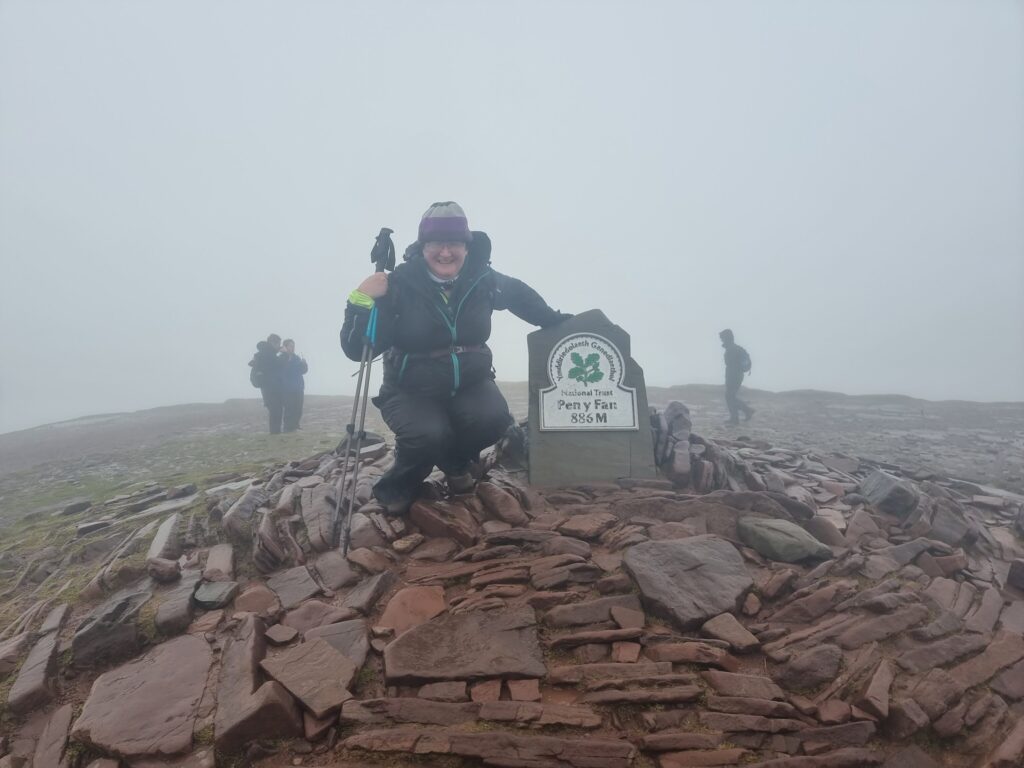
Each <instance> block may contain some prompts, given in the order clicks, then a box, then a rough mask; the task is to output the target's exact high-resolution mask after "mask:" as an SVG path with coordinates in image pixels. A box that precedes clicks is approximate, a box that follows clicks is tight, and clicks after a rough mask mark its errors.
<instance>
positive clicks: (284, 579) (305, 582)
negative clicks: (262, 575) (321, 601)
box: [267, 565, 320, 610]
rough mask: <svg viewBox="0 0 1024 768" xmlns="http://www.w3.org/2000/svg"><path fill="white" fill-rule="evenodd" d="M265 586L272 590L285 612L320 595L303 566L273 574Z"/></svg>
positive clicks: (317, 586)
mask: <svg viewBox="0 0 1024 768" xmlns="http://www.w3.org/2000/svg"><path fill="white" fill-rule="evenodd" d="M267 586H268V587H270V588H271V589H272V590H274V593H275V594H276V595H277V597H278V599H279V600H280V601H281V606H282V607H283V608H285V610H287V609H289V608H294V607H295V606H297V605H299V604H300V603H302V602H303V601H305V600H308V599H309V598H311V597H314V596H316V595H319V594H320V586H319V585H318V584H317V583H316V582H315V581H314V580H313V577H312V576H310V575H309V571H308V570H307V569H306V566H304V565H299V566H296V567H295V568H289V569H288V570H287V571H283V572H281V573H277V574H274V575H273V576H271V577H270V578H269V579H267Z"/></svg>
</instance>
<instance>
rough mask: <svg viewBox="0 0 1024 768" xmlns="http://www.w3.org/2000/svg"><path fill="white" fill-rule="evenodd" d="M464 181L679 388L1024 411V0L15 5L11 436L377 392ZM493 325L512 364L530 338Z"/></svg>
mask: <svg viewBox="0 0 1024 768" xmlns="http://www.w3.org/2000/svg"><path fill="white" fill-rule="evenodd" d="M435 200H456V201H458V202H459V203H460V204H461V205H462V206H463V207H464V208H465V209H466V212H467V215H468V216H469V220H470V226H471V227H473V228H474V229H481V230H484V231H486V232H488V233H489V234H490V236H491V238H492V240H493V242H494V254H493V263H494V267H495V268H496V269H497V270H499V271H501V272H504V273H507V274H510V275H513V276H515V277H519V278H521V279H523V280H525V281H526V282H528V283H529V284H531V285H532V286H533V287H535V288H536V289H537V290H538V291H539V292H540V293H541V294H542V295H543V296H544V297H545V298H546V299H547V300H548V301H549V303H551V304H552V306H555V307H557V308H559V309H562V310H563V311H568V312H579V311H583V310H585V309H589V308H594V307H597V308H601V309H603V310H604V311H605V313H606V314H607V315H608V316H609V317H610V318H611V319H612V320H613V321H615V322H616V323H618V324H619V325H621V326H623V327H624V328H625V329H626V330H627V331H629V332H630V333H631V334H632V337H633V354H634V357H636V358H637V360H638V362H639V363H640V364H641V365H642V366H643V367H644V369H645V371H646V376H647V381H648V383H650V384H659V385H669V384H677V383H719V382H720V381H721V380H722V375H723V373H722V354H721V353H722V350H721V348H720V347H719V342H718V337H717V334H718V331H719V330H721V329H722V328H724V327H731V328H732V329H734V331H735V333H736V339H737V341H738V342H739V343H740V344H742V345H743V346H745V347H746V348H747V349H748V350H749V352H750V354H751V356H752V358H753V363H754V366H753V376H752V377H751V378H750V379H749V380H748V381H747V384H748V385H749V386H752V387H758V388H763V389H771V390H783V389H797V388H799V389H803V388H816V389H827V390H835V391H842V392H847V393H851V394H858V393H882V392H886V393H889V392H891V393H902V394H908V395H914V396H919V397H925V398H930V399H948V398H963V399H975V400H1024V216H1022V212H1024V5H1022V3H1021V2H1010V1H1009V0H989V2H985V3H965V2H961V1H959V0H954V1H943V0H920V1H914V0H875V1H869V0H864V1H862V2H828V1H827V0H805V1H801V2H789V1H787V0H770V1H769V0H749V1H748V2H739V1H737V2H727V1H722V0H720V1H719V2H714V3H709V2H680V1H679V0H666V1H665V2H641V3H636V2H630V3H627V2H595V1H594V0H586V1H584V0H579V1H578V2H550V1H549V2H516V3H501V4H498V3H478V2H468V0H467V1H465V2H444V1H442V0H432V2H429V3H423V2H412V1H411V0H410V1H409V2H391V1H384V2H372V3H371V2H362V3H355V2H346V3H338V2H310V1H307V0H298V1H296V2H287V3H286V2H254V1H253V0H244V1H243V0H237V1H233V0H221V1H220V2H212V3H211V2H208V0H207V1H204V2H187V1H184V0H175V2H139V0H124V1H123V2H113V1H111V0H95V1H94V2H89V3H81V2H75V3H72V2H47V1H41V0H2V2H0V275H2V287H0V321H2V327H3V329H4V331H5V333H6V334H7V349H6V353H5V354H4V356H3V363H2V366H0V432H4V431H10V430H16V429H22V428H26V427H31V426H33V425H37V424H41V423H46V422H51V421H56V420H61V419H67V418H73V417H78V416H83V415H86V414H92V413H102V412H111V411H125V410H134V409H139V408H147V407H152V406H158V405H169V404H174V403H186V402H196V401H206V402H210V401H221V400H224V399H227V398H236V397H254V396H257V395H258V392H256V391H255V390H253V389H252V387H251V386H250V385H249V382H248V368H247V366H246V363H247V362H248V360H249V359H250V358H251V356H252V354H253V351H254V348H255V344H256V342H257V340H259V339H261V338H265V337H266V336H267V334H269V333H271V332H274V333H278V334H280V335H281V336H284V337H292V338H294V339H295V340H296V343H297V351H298V352H299V353H300V354H301V355H303V356H305V357H306V358H307V360H308V362H309V374H308V376H307V378H306V382H307V393H311V394H349V393H350V392H351V390H352V388H353V386H354V379H352V378H351V374H352V373H353V372H354V370H355V368H356V365H355V364H354V363H351V362H350V361H348V360H347V359H345V358H344V357H343V356H342V354H341V352H340V349H339V348H338V330H339V328H340V325H341V321H342V314H343V311H344V306H345V298H346V296H347V295H348V293H349V291H350V290H351V289H352V288H354V287H355V286H356V285H357V284H358V283H359V281H360V280H361V279H362V278H363V277H364V276H365V275H366V274H367V273H368V272H370V271H371V266H370V263H369V258H368V254H369V249H370V246H371V245H372V243H373V237H374V235H375V234H376V233H377V230H378V229H379V228H380V227H381V226H389V227H392V228H393V229H394V230H395V233H396V234H395V239H396V243H397V244H398V247H399V249H400V250H401V249H402V248H404V246H405V245H406V244H407V243H409V242H411V241H412V240H413V239H415V236H416V226H417V223H418V220H419V217H420V215H421V214H422V213H423V211H424V210H425V209H426V208H427V206H428V205H429V204H430V203H431V202H433V201H435ZM529 330H531V328H530V327H529V326H528V325H526V324H525V323H523V322H522V321H520V320H518V319H517V318H515V317H514V316H512V315H510V314H508V313H502V314H501V315H500V316H496V322H495V331H494V335H493V336H492V340H491V341H492V344H491V346H492V348H493V349H494V352H495V367H496V368H497V372H498V378H499V379H501V380H523V379H525V377H526V362H527V360H526V342H525V336H526V333H527V332H528V331H529Z"/></svg>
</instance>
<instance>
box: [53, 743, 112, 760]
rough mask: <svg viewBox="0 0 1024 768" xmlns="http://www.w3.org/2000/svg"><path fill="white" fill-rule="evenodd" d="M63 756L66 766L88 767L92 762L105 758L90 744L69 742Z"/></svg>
mask: <svg viewBox="0 0 1024 768" xmlns="http://www.w3.org/2000/svg"><path fill="white" fill-rule="evenodd" d="M64 756H65V761H66V762H67V763H68V765H89V763H91V762H92V761H93V760H97V759H99V758H101V757H107V755H105V754H104V753H103V752H100V751H99V750H98V749H96V748H95V747H94V746H92V745H91V744H83V743H82V742H80V741H69V742H68V746H67V748H66V749H65V750H64Z"/></svg>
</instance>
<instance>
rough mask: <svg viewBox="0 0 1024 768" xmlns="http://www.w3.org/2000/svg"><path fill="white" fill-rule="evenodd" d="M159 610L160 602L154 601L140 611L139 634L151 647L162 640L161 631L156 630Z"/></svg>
mask: <svg viewBox="0 0 1024 768" xmlns="http://www.w3.org/2000/svg"><path fill="white" fill-rule="evenodd" d="M159 608H160V602H159V601H158V600H155V599H153V600H150V601H149V602H148V603H146V604H145V605H144V606H142V610H140V611H139V620H138V627H139V633H140V634H141V635H142V636H143V637H144V638H145V639H146V642H147V643H148V644H150V645H153V644H154V643H156V642H158V640H159V639H160V631H159V630H158V629H157V628H156V612H157V610H158V609H159Z"/></svg>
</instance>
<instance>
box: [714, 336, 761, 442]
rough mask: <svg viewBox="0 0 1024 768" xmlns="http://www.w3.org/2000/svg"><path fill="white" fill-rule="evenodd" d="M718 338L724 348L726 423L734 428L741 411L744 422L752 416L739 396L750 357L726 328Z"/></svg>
mask: <svg viewBox="0 0 1024 768" xmlns="http://www.w3.org/2000/svg"><path fill="white" fill-rule="evenodd" d="M718 338H719V339H721V340H722V346H723V347H725V404H726V406H727V407H728V408H729V420H728V421H727V422H726V423H727V424H730V425H733V426H735V425H736V424H739V423H740V415H739V414H740V411H743V420H744V421H750V417H751V416H753V415H754V409H753V408H751V407H750V406H749V405H747V404H746V403H745V402H743V401H742V400H740V396H739V395H740V385H742V384H743V375H744V374H746V373H750V355H748V354H747V350H745V349H744V348H743V347H741V346H740V345H739V344H737V343H736V339H735V337H734V336H733V332H732V331H731V330H729V329H728V328H726V329H725V330H724V331H722V332H721V333H719V334H718Z"/></svg>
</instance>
